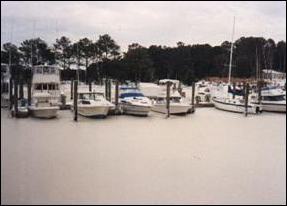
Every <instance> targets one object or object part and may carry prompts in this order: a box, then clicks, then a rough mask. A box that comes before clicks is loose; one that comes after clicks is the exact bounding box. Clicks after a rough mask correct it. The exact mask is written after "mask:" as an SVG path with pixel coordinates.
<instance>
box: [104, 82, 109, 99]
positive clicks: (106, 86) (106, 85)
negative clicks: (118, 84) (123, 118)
mask: <svg viewBox="0 0 287 206" xmlns="http://www.w3.org/2000/svg"><path fill="white" fill-rule="evenodd" d="M105 98H106V100H108V79H105Z"/></svg>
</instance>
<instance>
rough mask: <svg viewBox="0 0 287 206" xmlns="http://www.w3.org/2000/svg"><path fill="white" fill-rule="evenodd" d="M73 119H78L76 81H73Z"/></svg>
mask: <svg viewBox="0 0 287 206" xmlns="http://www.w3.org/2000/svg"><path fill="white" fill-rule="evenodd" d="M74 121H78V81H77V80H76V81H75V82H74Z"/></svg>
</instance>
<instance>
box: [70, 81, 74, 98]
mask: <svg viewBox="0 0 287 206" xmlns="http://www.w3.org/2000/svg"><path fill="white" fill-rule="evenodd" d="M73 87H74V80H73V79H72V80H71V100H72V99H73V96H74V94H73V90H74V88H73Z"/></svg>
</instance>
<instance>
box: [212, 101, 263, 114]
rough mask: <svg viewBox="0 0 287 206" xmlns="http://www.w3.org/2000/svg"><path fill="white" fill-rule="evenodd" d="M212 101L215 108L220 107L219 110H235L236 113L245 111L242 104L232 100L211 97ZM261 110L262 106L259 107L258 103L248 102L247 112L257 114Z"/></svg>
mask: <svg viewBox="0 0 287 206" xmlns="http://www.w3.org/2000/svg"><path fill="white" fill-rule="evenodd" d="M213 103H214V106H215V108H217V109H220V110H224V111H229V112H237V113H244V112H245V106H244V104H239V103H232V102H229V101H224V100H221V99H213ZM261 110H262V108H260V106H259V105H250V104H249V105H248V108H247V113H250V114H257V113H258V112H260V111H261Z"/></svg>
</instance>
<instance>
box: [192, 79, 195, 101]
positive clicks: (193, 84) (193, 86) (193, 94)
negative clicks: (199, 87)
mask: <svg viewBox="0 0 287 206" xmlns="http://www.w3.org/2000/svg"><path fill="white" fill-rule="evenodd" d="M194 97H195V82H194V81H193V82H192V94H191V105H192V106H194Z"/></svg>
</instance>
